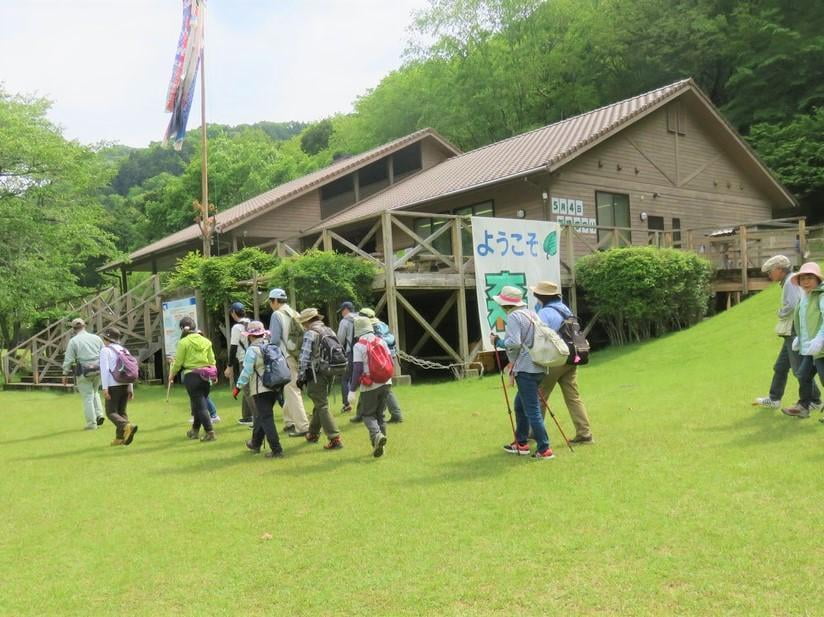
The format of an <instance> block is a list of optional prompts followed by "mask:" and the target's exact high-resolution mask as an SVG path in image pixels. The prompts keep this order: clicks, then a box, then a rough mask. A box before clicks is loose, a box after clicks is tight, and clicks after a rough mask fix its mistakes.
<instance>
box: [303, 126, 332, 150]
mask: <svg viewBox="0 0 824 617" xmlns="http://www.w3.org/2000/svg"><path fill="white" fill-rule="evenodd" d="M331 136H332V121H331V120H328V119H326V120H321V121H320V122H318V123H317V124H313V125H312V126H310V127H309V128H308V129H306V130H305V131H303V134H302V135H301V136H300V149H301V150H303V151H304V152H305V153H306V154H308V155H309V156H312V155H314V154H317V153H318V152H320V151H321V150H326V149H327V148H328V147H329V138H330V137H331Z"/></svg>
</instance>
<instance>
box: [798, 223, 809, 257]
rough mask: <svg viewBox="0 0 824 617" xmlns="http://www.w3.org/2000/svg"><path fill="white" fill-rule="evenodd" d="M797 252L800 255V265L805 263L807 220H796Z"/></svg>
mask: <svg viewBox="0 0 824 617" xmlns="http://www.w3.org/2000/svg"><path fill="white" fill-rule="evenodd" d="M798 252H799V253H801V263H804V262H805V261H807V219H805V218H804V217H802V218H800V219H798Z"/></svg>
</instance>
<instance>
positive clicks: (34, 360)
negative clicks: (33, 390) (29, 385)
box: [31, 338, 40, 385]
mask: <svg viewBox="0 0 824 617" xmlns="http://www.w3.org/2000/svg"><path fill="white" fill-rule="evenodd" d="M31 375H32V378H33V379H34V385H38V384H39V383H40V351H39V350H38V349H37V338H34V339H33V340H32V342H31Z"/></svg>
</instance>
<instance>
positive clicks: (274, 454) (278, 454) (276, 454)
mask: <svg viewBox="0 0 824 617" xmlns="http://www.w3.org/2000/svg"><path fill="white" fill-rule="evenodd" d="M263 456H264V457H265V458H283V450H269V451H268V452H267V453H266V454H264V455H263Z"/></svg>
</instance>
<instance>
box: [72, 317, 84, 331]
mask: <svg viewBox="0 0 824 617" xmlns="http://www.w3.org/2000/svg"><path fill="white" fill-rule="evenodd" d="M85 327H86V322H85V321H83V320H82V319H81V318H80V317H75V318H74V319H72V328H74V329H75V330H79V329H80V328H85Z"/></svg>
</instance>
